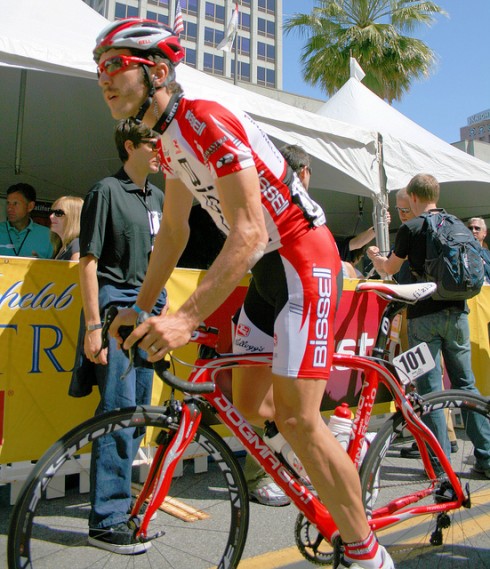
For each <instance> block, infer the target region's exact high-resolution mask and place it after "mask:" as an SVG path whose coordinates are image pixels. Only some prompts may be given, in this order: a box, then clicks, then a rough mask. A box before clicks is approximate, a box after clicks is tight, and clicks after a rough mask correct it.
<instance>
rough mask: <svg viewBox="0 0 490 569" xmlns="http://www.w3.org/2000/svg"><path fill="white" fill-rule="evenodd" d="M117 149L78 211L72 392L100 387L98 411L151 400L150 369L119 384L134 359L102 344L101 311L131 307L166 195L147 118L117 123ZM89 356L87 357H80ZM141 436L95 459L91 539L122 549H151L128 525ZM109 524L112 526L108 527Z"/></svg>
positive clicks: (137, 370) (110, 439) (101, 450)
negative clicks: (152, 178) (114, 164)
mask: <svg viewBox="0 0 490 569" xmlns="http://www.w3.org/2000/svg"><path fill="white" fill-rule="evenodd" d="M115 141H116V147H117V150H118V153H119V157H120V159H121V161H122V163H123V167H122V168H121V169H120V170H119V172H117V173H116V174H114V175H113V176H110V177H108V178H104V179H103V180H101V181H100V182H98V183H97V184H96V185H95V186H94V187H93V188H92V189H91V190H90V192H89V193H88V194H87V197H86V198H85V202H84V205H83V209H82V215H81V230H80V262H79V270H80V288H81V293H82V302H83V312H84V320H82V322H81V328H80V333H79V339H78V348H77V359H76V368H75V371H74V374H73V377H72V384H71V387H70V394H71V395H73V396H76V397H80V396H83V395H87V394H88V393H90V391H91V390H92V385H97V386H98V388H99V391H100V396H101V399H100V402H99V405H98V407H97V410H96V415H98V414H100V413H103V412H105V411H110V410H113V409H116V408H117V407H127V406H130V405H144V404H148V403H150V400H151V390H152V381H153V370H152V369H149V368H148V367H144V366H143V365H135V366H134V367H132V368H131V370H130V371H129V373H128V375H126V377H125V378H124V381H121V373H122V371H124V370H125V369H128V366H129V360H128V358H127V357H126V355H125V354H124V352H123V351H122V350H119V349H118V345H117V342H116V341H115V340H114V339H111V340H110V342H109V347H108V348H105V349H101V347H102V335H101V329H102V323H101V320H102V318H103V314H104V311H105V309H106V308H107V307H108V306H109V305H117V306H119V307H127V306H132V305H133V304H134V302H135V300H136V297H137V294H138V291H139V289H140V286H141V283H142V282H143V279H144V276H145V274H146V271H147V268H148V261H149V257H150V253H151V251H152V248H153V241H154V239H155V236H156V234H157V233H158V229H159V224H160V212H161V211H162V206H163V193H162V192H161V190H159V189H158V188H157V187H156V186H154V185H152V184H150V183H149V181H148V179H147V177H148V174H150V173H156V172H158V170H159V164H160V162H159V158H158V154H157V140H156V138H154V134H153V133H152V131H151V130H150V129H149V128H148V127H147V126H145V125H144V124H143V123H139V124H138V123H136V122H135V121H133V120H130V119H128V120H123V121H120V122H119V123H118V125H117V127H116V130H115ZM165 302H166V293H165V290H162V289H160V290H159V291H157V301H156V303H155V306H154V309H153V314H160V312H161V310H162V308H163V307H164V306H165ZM83 354H84V355H83ZM143 434H144V433H138V434H135V435H134V439H133V436H131V435H130V434H129V433H126V435H124V436H122V435H121V434H109V435H106V436H105V437H102V438H101V439H98V440H97V441H96V442H95V443H94V445H93V447H92V459H91V464H90V469H91V470H90V502H91V507H92V508H91V512H90V516H89V543H91V544H92V545H94V546H96V547H99V548H102V549H110V550H111V551H118V552H119V553H138V552H139V551H144V550H145V549H147V547H149V546H148V545H147V544H142V543H137V544H135V543H134V542H133V532H132V531H131V530H130V529H129V528H128V525H127V521H128V518H129V516H128V514H129V512H130V509H131V466H132V462H133V459H134V457H135V454H136V452H137V450H138V446H139V442H140V441H141V437H142V436H143ZM109 528H111V531H109Z"/></svg>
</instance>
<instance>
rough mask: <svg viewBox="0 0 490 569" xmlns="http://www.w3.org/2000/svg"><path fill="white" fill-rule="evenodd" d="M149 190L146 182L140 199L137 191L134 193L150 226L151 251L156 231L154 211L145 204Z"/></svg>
mask: <svg viewBox="0 0 490 569" xmlns="http://www.w3.org/2000/svg"><path fill="white" fill-rule="evenodd" d="M149 191H150V190H149V188H148V180H146V182H145V190H144V194H143V196H144V197H142V196H141V194H140V192H139V190H138V192H136V197H137V198H138V199H139V200H140V202H141V203H142V204H143V206H144V208H145V209H146V211H147V212H148V223H149V226H150V237H151V248H152V249H153V242H154V240H155V236H156V234H157V232H158V231H157V230H156V229H155V225H154V213H155V212H154V211H152V210H151V209H150V208H149V207H148V204H147V203H146V198H147V197H148V194H149Z"/></svg>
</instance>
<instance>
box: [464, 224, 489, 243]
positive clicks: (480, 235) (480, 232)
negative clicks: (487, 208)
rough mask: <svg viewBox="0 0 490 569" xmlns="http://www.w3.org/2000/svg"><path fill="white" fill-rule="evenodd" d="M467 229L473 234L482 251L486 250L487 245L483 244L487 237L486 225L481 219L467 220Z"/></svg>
mask: <svg viewBox="0 0 490 569" xmlns="http://www.w3.org/2000/svg"><path fill="white" fill-rule="evenodd" d="M466 225H467V226H468V229H469V230H470V231H471V232H472V233H473V235H474V236H475V238H476V239H478V242H479V243H480V245H481V246H482V247H483V248H484V249H488V245H487V244H486V242H485V238H486V236H487V224H486V223H485V220H484V219H483V218H482V217H472V218H471V219H469V220H468V222H467V224H466Z"/></svg>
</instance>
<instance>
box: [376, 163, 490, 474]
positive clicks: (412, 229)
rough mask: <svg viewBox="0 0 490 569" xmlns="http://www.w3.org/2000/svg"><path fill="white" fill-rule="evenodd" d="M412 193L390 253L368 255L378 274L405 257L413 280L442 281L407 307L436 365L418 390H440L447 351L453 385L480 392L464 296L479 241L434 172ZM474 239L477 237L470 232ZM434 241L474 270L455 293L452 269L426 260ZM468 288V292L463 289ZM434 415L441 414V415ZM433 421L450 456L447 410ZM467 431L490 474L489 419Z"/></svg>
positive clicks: (474, 285) (476, 274) (471, 288)
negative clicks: (450, 210) (439, 269)
mask: <svg viewBox="0 0 490 569" xmlns="http://www.w3.org/2000/svg"><path fill="white" fill-rule="evenodd" d="M407 194H408V198H409V201H410V207H411V209H412V211H413V212H414V214H415V216H416V217H414V218H413V219H410V220H408V221H407V222H406V223H404V224H403V225H401V226H400V228H399V230H398V232H397V234H396V238H395V246H394V249H393V252H392V254H391V255H390V257H383V256H382V255H381V254H380V252H379V249H378V248H377V247H370V248H369V249H368V256H369V258H370V259H371V260H372V261H373V264H374V267H375V268H376V270H377V271H378V272H379V273H386V274H389V275H393V274H395V273H396V272H398V271H399V270H400V267H401V266H402V264H403V262H404V261H405V259H408V262H409V265H410V270H411V273H412V282H417V281H419V280H422V279H424V280H434V279H437V280H436V282H437V284H438V290H437V291H436V293H435V295H434V296H435V298H434V297H431V298H428V299H426V300H422V301H420V302H417V303H416V304H415V305H412V306H408V310H407V319H408V341H409V344H410V346H411V347H413V346H416V345H417V344H420V343H421V342H426V343H427V345H428V347H429V350H430V352H431V354H432V357H433V358H434V362H435V364H436V365H435V368H434V369H432V370H431V371H429V372H427V373H426V374H424V375H423V376H421V377H419V378H418V379H417V390H418V392H419V393H420V394H421V395H424V394H426V393H430V392H432V391H439V390H440V388H441V364H440V362H441V357H440V356H441V353H442V355H443V357H444V361H445V365H446V369H447V372H448V375H449V379H450V382H451V386H452V387H453V388H454V389H464V390H467V391H471V392H476V393H477V392H478V390H477V388H476V386H475V376H474V374H473V371H472V369H471V347H470V332H469V324H468V308H467V305H466V301H465V300H464V298H465V295H466V298H470V297H471V296H473V295H474V294H476V293H477V292H478V290H479V288H481V285H482V282H483V277H482V274H483V269H482V263H478V259H477V255H478V248H474V241H476V240H474V239H473V240H471V241H467V237H468V235H467V233H469V231H467V232H465V231H464V229H467V228H465V227H464V224H463V223H462V222H461V221H459V220H457V218H455V217H454V216H450V215H449V214H447V213H446V212H445V211H444V210H443V209H440V208H438V207H437V202H438V200H439V183H438V182H437V180H436V179H435V178H434V176H431V175H430V174H418V175H416V176H415V177H414V178H412V179H411V180H410V182H409V184H408V186H407ZM458 222H459V223H458ZM434 225H435V226H437V227H436V228H437V232H436V234H435V235H434V234H432V231H431V227H432V226H434ZM461 227H463V229H461ZM446 230H447V231H446ZM451 232H452V237H453V243H454V245H453V248H452V249H450V250H449V251H448V250H446V249H444V247H443V243H442V241H443V240H444V239H443V238H444V237H448V235H446V233H451ZM428 235H429V237H428ZM438 235H439V237H440V241H441V243H439V244H437V243H436V241H437V236H438ZM470 237H472V236H471V234H470ZM435 245H437V246H438V247H440V249H439V254H438V255H437V256H436V257H438V258H439V260H441V261H443V260H446V257H448V258H449V257H451V256H454V255H456V254H460V255H462V256H463V257H464V260H465V262H464V264H465V265H466V268H467V269H468V267H469V268H470V269H469V273H471V274H469V275H468V274H465V275H463V276H460V278H459V282H457V283H456V285H455V286H454V287H453V288H455V289H458V288H459V290H455V291H454V292H453V293H451V292H450V291H449V292H448V290H449V289H451V287H450V286H448V287H446V285H445V284H444V285H443V282H444V283H447V280H448V279H450V278H451V277H454V275H453V274H451V272H450V271H449V270H448V272H449V275H446V274H444V275H442V276H441V275H440V274H439V276H436V277H434V276H433V275H432V274H431V273H430V271H431V266H430V264H427V263H426V261H427V260H431V259H432V253H430V250H431V249H432V248H434V247H435ZM477 245H478V243H477ZM474 251H476V255H474ZM428 257H429V259H428ZM443 258H444V259H443ZM442 264H443V263H442ZM428 271H429V273H428ZM456 281H458V279H456ZM464 289H465V290H466V292H462V291H463V290H464ZM451 296H452V298H451ZM442 298H444V300H442ZM431 415H436V413H433V414H431ZM430 423H431V424H428V426H429V428H430V429H431V430H432V431H433V432H434V434H435V435H436V437H437V438H438V440H439V441H440V442H441V445H442V447H443V448H444V451H445V453H446V455H447V456H448V458H449V456H450V444H449V439H448V436H447V428H446V421H445V418H444V413H443V411H442V410H441V411H440V412H437V416H435V417H434V420H433V421H432V420H431V421H430ZM466 430H467V433H468V436H469V437H470V439H471V440H472V442H473V444H474V446H475V458H476V462H475V466H474V470H475V472H477V473H479V474H482V475H483V476H486V477H487V478H490V429H489V428H488V423H485V424H484V419H482V418H480V417H477V416H476V413H471V414H470V415H468V417H467V420H466Z"/></svg>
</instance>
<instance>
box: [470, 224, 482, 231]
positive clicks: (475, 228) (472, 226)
mask: <svg viewBox="0 0 490 569" xmlns="http://www.w3.org/2000/svg"><path fill="white" fill-rule="evenodd" d="M468 229H469V230H470V231H481V227H478V225H468Z"/></svg>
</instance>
